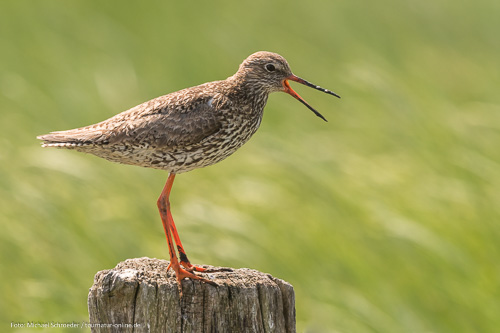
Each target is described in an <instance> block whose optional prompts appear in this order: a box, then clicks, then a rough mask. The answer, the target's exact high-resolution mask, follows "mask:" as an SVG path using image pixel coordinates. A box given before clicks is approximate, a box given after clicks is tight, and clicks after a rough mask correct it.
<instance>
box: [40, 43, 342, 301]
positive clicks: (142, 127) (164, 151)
mask: <svg viewBox="0 0 500 333" xmlns="http://www.w3.org/2000/svg"><path fill="white" fill-rule="evenodd" d="M289 81H295V82H298V83H301V84H303V85H305V86H308V87H310V88H314V89H316V90H319V91H322V92H324V93H327V94H330V95H333V96H335V97H338V98H340V96H339V95H337V94H336V93H334V92H332V91H330V90H328V89H325V88H322V87H320V86H317V85H315V84H312V83H310V82H308V81H306V80H304V79H302V78H300V77H298V76H296V75H295V74H293V73H292V71H291V69H290V66H289V64H288V62H287V61H286V59H285V58H283V57H282V56H281V55H279V54H277V53H273V52H267V51H259V52H255V53H253V54H251V55H250V56H248V57H247V58H246V59H245V60H244V61H243V62H242V63H241V64H240V66H239V68H238V70H237V72H236V73H235V74H234V75H232V76H230V77H228V78H227V79H225V80H220V81H213V82H208V83H204V84H201V85H198V86H194V87H190V88H186V89H182V90H179V91H176V92H172V93H170V94H167V95H164V96H160V97H157V98H154V99H152V100H150V101H147V102H144V103H142V104H140V105H137V106H135V107H133V108H131V109H129V110H127V111H124V112H121V113H119V114H117V115H115V116H113V117H111V118H109V119H107V120H104V121H102V122H99V123H96V124H93V125H89V126H85V127H81V128H76V129H71V130H65V131H56V132H50V133H49V134H45V135H40V136H38V137H37V139H39V140H42V147H55V148H63V149H71V150H76V151H79V152H84V153H89V154H92V155H95V156H98V157H101V158H104V159H106V160H109V161H112V162H117V163H122V164H129V165H136V166H141V167H146V168H155V169H161V170H165V171H167V172H168V177H167V181H166V183H165V186H164V187H163V190H162V192H161V194H160V196H159V198H158V200H157V206H158V210H159V214H160V218H161V221H162V224H163V229H164V231H165V236H166V238H167V244H168V251H169V256H170V263H169V265H168V268H167V271H168V270H169V269H170V268H172V269H173V270H174V272H175V276H176V280H177V283H178V286H179V289H180V292H181V295H182V280H183V279H185V278H188V279H193V280H200V281H202V282H205V283H208V284H211V285H216V283H215V282H213V281H212V280H209V279H206V278H204V277H203V275H204V274H202V275H199V274H197V272H202V273H209V272H210V271H209V270H207V269H206V268H203V267H198V266H195V265H193V264H191V262H190V261H189V259H188V257H187V255H186V251H185V250H184V247H183V246H182V243H181V240H180V238H179V234H178V232H177V228H176V226H175V223H174V219H173V217H172V213H171V208H170V192H171V189H172V185H173V182H174V179H175V177H176V175H177V174H181V173H185V172H188V171H191V170H194V169H198V168H203V167H206V166H210V165H212V164H215V163H217V162H220V161H222V160H224V159H225V158H226V157H228V156H229V155H231V154H233V153H234V152H235V151H236V150H237V149H238V148H240V147H241V146H242V145H243V144H244V143H246V142H247V141H248V140H249V139H250V137H251V136H252V135H253V134H254V133H255V132H256V131H257V129H258V128H259V126H260V124H261V120H262V117H263V111H264V107H265V105H266V103H267V99H268V96H269V94H270V93H273V92H285V93H287V94H289V95H291V96H292V97H294V98H295V99H297V100H298V101H300V102H301V103H302V104H304V105H305V106H306V107H307V108H308V109H309V110H311V111H312V112H313V113H314V114H315V115H316V116H318V117H320V118H321V119H323V120H324V121H326V119H325V117H323V115H321V114H320V113H319V112H318V111H316V110H315V109H314V108H313V107H311V106H310V105H309V104H308V103H307V102H306V101H305V100H304V99H303V98H302V97H300V96H299V95H298V94H297V93H296V92H295V91H294V90H293V89H292V88H291V86H290V83H289ZM176 249H177V253H178V257H177V253H176Z"/></svg>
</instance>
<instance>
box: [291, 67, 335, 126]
mask: <svg viewBox="0 0 500 333" xmlns="http://www.w3.org/2000/svg"><path fill="white" fill-rule="evenodd" d="M288 80H292V81H295V82H298V83H301V84H303V85H305V86H308V87H310V88H314V89H316V90H319V91H322V92H324V93H327V94H330V95H333V96H335V97H338V98H340V96H339V95H337V94H336V93H334V92H333V91H330V90H328V89H325V88H321V87H320V86H317V85H315V84H312V83H310V82H307V81H306V80H304V79H301V78H300V77H298V76H296V75H293V74H292V75H290V76H289V77H287V78H286V79H284V80H283V88H284V89H283V91H284V92H286V93H287V94H290V95H291V96H293V97H295V98H296V99H297V100H298V101H299V102H301V103H302V104H304V105H305V106H307V108H308V109H309V110H311V111H312V112H314V114H315V115H317V116H318V117H320V118H321V119H323V120H324V121H327V120H326V119H325V117H323V115H322V114H321V113H319V112H318V111H316V110H315V109H314V108H313V107H312V106H310V105H309V104H308V103H307V102H306V101H304V99H303V98H302V97H300V96H299V94H297V93H296V92H295V91H294V90H293V89H292V87H290V84H289V83H288Z"/></svg>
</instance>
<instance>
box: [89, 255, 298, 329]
mask: <svg viewBox="0 0 500 333" xmlns="http://www.w3.org/2000/svg"><path fill="white" fill-rule="evenodd" d="M167 266H168V261H166V260H159V259H150V258H137V259H128V260H126V261H124V262H121V263H119V264H118V265H117V266H116V267H115V268H113V269H110V270H105V271H100V272H98V273H97V274H96V275H95V278H94V285H93V286H92V287H91V288H90V292H89V297H88V307H89V315H90V324H91V325H92V326H93V327H92V332H182V333H188V332H197V333H198V332H265V333H269V332H287V333H288V332H295V294H294V291H293V287H292V286H291V285H290V284H289V283H287V282H285V281H283V280H280V279H277V278H274V277H272V276H271V275H269V274H265V273H261V272H258V271H256V270H252V269H248V268H241V269H234V270H233V271H232V272H217V273H209V274H203V276H204V277H206V278H207V279H210V280H213V281H214V282H216V283H217V284H218V286H217V287H214V286H211V285H208V284H206V283H202V282H199V281H193V280H184V281H183V282H182V286H183V296H182V298H181V297H180V295H179V291H178V287H177V283H176V280H175V277H174V275H173V273H172V271H171V270H170V271H168V272H167ZM202 267H205V268H209V269H217V268H220V267H212V266H202Z"/></svg>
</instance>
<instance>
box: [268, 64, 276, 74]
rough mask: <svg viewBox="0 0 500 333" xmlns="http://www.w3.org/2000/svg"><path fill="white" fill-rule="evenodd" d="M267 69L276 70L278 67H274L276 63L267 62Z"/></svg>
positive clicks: (269, 70)
mask: <svg viewBox="0 0 500 333" xmlns="http://www.w3.org/2000/svg"><path fill="white" fill-rule="evenodd" d="M266 70H267V71H268V72H274V71H275V70H276V67H274V65H273V64H267V65H266Z"/></svg>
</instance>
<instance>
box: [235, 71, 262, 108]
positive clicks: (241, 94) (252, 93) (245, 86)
mask: <svg viewBox="0 0 500 333" xmlns="http://www.w3.org/2000/svg"><path fill="white" fill-rule="evenodd" d="M226 81H227V83H228V84H229V85H230V87H231V88H230V89H229V91H230V94H231V95H232V97H233V98H234V99H236V100H239V101H241V102H242V103H244V104H246V105H249V106H251V109H252V110H253V111H254V112H258V113H260V114H261V113H262V110H263V109H264V106H266V103H267V98H268V96H269V91H267V89H265V87H264V86H262V85H261V84H259V83H258V82H256V81H254V80H249V79H247V78H245V77H242V76H240V75H238V73H236V74H235V75H233V76H230V77H228V78H227V79H226Z"/></svg>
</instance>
